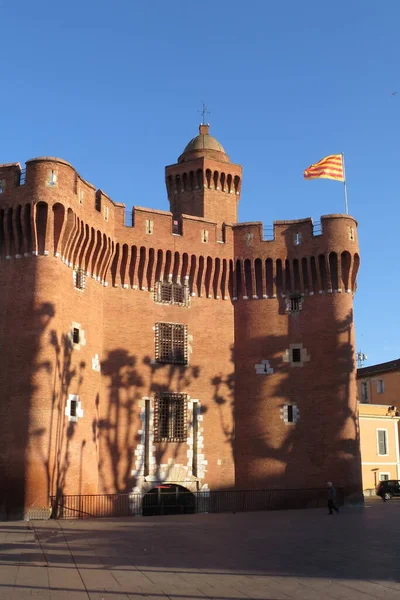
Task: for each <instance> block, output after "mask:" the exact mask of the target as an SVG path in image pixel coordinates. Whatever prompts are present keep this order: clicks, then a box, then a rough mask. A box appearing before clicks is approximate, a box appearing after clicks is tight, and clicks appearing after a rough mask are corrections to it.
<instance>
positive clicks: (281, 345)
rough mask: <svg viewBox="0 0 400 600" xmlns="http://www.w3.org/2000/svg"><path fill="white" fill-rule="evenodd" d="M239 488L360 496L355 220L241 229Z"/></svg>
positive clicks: (237, 288)
mask: <svg viewBox="0 0 400 600" xmlns="http://www.w3.org/2000/svg"><path fill="white" fill-rule="evenodd" d="M234 237H235V250H234V252H235V257H236V259H235V273H234V281H233V286H234V288H233V301H234V306H235V409H236V412H235V416H236V430H235V444H236V452H235V456H236V463H235V469H236V485H237V487H238V488H242V489H252V488H253V489H270V488H281V489H285V488H297V489H304V488H312V487H320V488H321V487H324V486H325V485H326V482H327V481H334V482H335V485H336V486H337V487H342V488H343V489H345V490H346V492H347V493H348V494H350V495H352V496H353V497H359V495H360V494H361V470H360V455H359V440H358V437H359V436H358V420H357V392H356V368H355V350H356V346H355V339H354V322H353V296H354V293H355V290H356V277H357V272H358V268H359V263H360V259H359V253H358V252H359V250H358V241H357V223H356V221H355V220H354V219H353V218H352V217H350V216H349V215H341V214H338V215H325V216H323V217H321V223H320V224H318V226H316V225H314V224H313V223H312V220H311V219H302V220H294V221H275V223H274V235H273V239H271V240H268V241H267V240H264V239H263V236H262V230H261V226H260V224H258V223H244V224H237V225H235V226H234Z"/></svg>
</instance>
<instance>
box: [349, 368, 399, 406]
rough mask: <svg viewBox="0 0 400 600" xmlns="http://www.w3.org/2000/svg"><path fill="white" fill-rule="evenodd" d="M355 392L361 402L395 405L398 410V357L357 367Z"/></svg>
mask: <svg viewBox="0 0 400 600" xmlns="http://www.w3.org/2000/svg"><path fill="white" fill-rule="evenodd" d="M357 392H358V399H359V401H360V402H362V403H363V404H384V405H385V406H397V407H398V410H400V358H398V359H396V360H391V361H389V362H385V363H380V364H378V365H371V366H370V367H363V368H362V369H357Z"/></svg>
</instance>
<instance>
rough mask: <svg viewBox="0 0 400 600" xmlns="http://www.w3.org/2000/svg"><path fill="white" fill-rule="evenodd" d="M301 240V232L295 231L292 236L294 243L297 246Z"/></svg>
mask: <svg viewBox="0 0 400 600" xmlns="http://www.w3.org/2000/svg"><path fill="white" fill-rule="evenodd" d="M300 242H301V233H296V234H295V236H294V245H295V246H299V245H300Z"/></svg>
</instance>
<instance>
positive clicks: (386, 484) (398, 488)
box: [376, 479, 400, 502]
mask: <svg viewBox="0 0 400 600" xmlns="http://www.w3.org/2000/svg"><path fill="white" fill-rule="evenodd" d="M376 495H377V496H380V497H381V498H382V500H383V501H384V502H386V500H391V499H392V497H393V496H400V481H398V480H397V479H386V481H381V482H380V484H379V485H378V487H377V490H376Z"/></svg>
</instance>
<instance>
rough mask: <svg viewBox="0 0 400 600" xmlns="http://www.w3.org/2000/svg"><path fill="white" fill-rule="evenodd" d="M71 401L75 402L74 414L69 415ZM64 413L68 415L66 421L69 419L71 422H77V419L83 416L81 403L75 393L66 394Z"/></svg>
mask: <svg viewBox="0 0 400 600" xmlns="http://www.w3.org/2000/svg"><path fill="white" fill-rule="evenodd" d="M71 402H76V414H75V416H72V415H71ZM64 414H65V416H66V417H68V421H70V422H72V423H77V422H78V419H82V417H83V409H82V403H81V401H80V400H79V396H77V395H75V394H68V398H67V402H66V407H65V412H64Z"/></svg>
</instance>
